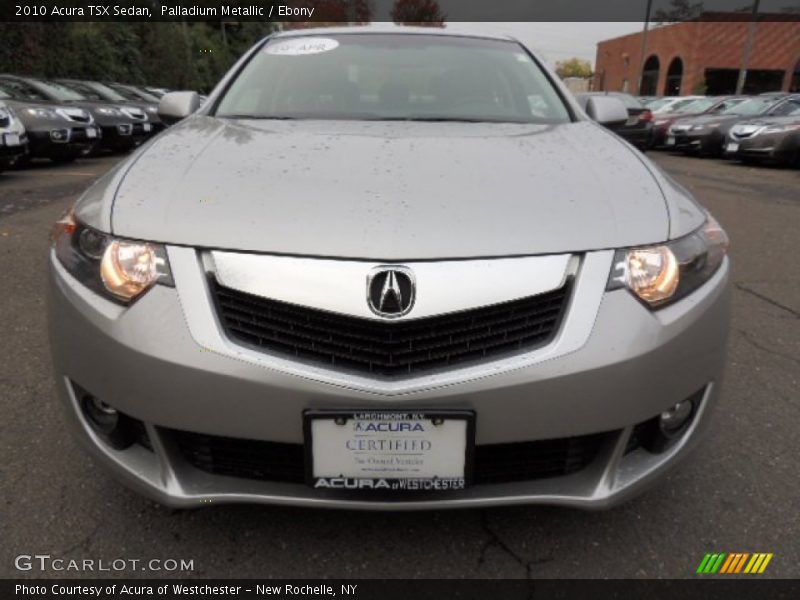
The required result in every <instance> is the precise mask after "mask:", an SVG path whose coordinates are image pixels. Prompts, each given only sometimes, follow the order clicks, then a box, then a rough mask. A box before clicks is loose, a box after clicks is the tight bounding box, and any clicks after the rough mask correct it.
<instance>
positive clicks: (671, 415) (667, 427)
mask: <svg viewBox="0 0 800 600" xmlns="http://www.w3.org/2000/svg"><path fill="white" fill-rule="evenodd" d="M705 391H706V388H702V389H699V390H697V391H696V392H695V393H694V394H692V395H691V396H689V397H688V398H686V399H685V400H682V401H681V402H678V403H677V404H674V405H673V406H672V407H670V408H668V409H667V410H665V411H664V412H662V413H661V414H659V415H657V416H655V417H652V418H651V419H648V420H647V421H642V422H641V423H638V424H637V425H636V427H635V428H634V432H633V433H632V434H631V441H630V442H629V445H631V448H629V450H628V451H632V450H634V449H636V448H637V447H640V446H641V447H642V448H644V449H645V450H647V451H648V452H652V453H654V454H658V453H660V452H664V450H666V449H667V448H670V447H671V446H672V445H673V444H675V443H676V442H678V441H679V440H680V439H681V437H682V436H683V435H685V434H686V432H687V431H688V429H689V426H690V425H691V424H692V420H693V419H694V417H695V415H696V414H697V409H698V408H699V407H700V403H701V402H702V401H703V396H704V395H705Z"/></svg>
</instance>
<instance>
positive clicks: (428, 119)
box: [364, 117, 529, 123]
mask: <svg viewBox="0 0 800 600" xmlns="http://www.w3.org/2000/svg"><path fill="white" fill-rule="evenodd" d="M364 120H365V121H409V122H413V121H419V122H422V123H529V121H521V120H510V119H509V120H506V119H479V118H476V117H370V118H368V119H364Z"/></svg>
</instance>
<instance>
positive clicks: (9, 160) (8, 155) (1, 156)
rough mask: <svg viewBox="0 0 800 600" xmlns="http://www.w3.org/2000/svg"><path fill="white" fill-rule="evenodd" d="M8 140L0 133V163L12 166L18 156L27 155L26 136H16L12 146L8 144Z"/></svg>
mask: <svg viewBox="0 0 800 600" xmlns="http://www.w3.org/2000/svg"><path fill="white" fill-rule="evenodd" d="M9 141H10V139H9V138H8V137H6V136H5V135H4V132H3V131H0V163H2V164H13V162H14V161H15V160H16V159H17V158H19V157H20V156H25V155H26V154H27V153H28V136H27V135H25V134H24V133H23V134H22V135H19V136H18V139H15V140H14V142H15V143H12V144H9V143H8V142H9Z"/></svg>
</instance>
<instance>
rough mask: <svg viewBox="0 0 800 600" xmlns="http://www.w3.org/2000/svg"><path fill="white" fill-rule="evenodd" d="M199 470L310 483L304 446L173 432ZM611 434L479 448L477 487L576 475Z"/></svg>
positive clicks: (476, 462)
mask: <svg viewBox="0 0 800 600" xmlns="http://www.w3.org/2000/svg"><path fill="white" fill-rule="evenodd" d="M170 434H171V435H172V436H174V439H175V441H176V442H177V444H178V447H179V448H180V450H181V453H182V454H183V456H184V457H185V458H186V460H187V461H188V462H189V463H190V464H192V465H193V466H194V467H196V468H198V469H200V470H202V471H205V472H208V473H213V474H215V475H226V476H230V477H238V478H242V479H258V480H261V481H275V482H283V483H303V482H304V481H305V453H304V450H303V446H302V444H286V443H279V442H264V441H259V440H245V439H238V438H227V437H219V436H213V435H206V434H200V433H190V432H187V431H176V430H172V431H170ZM609 435H613V434H608V433H598V434H591V435H583V436H578V437H571V438H560V439H554V440H541V441H535V442H517V443H510V444H489V445H480V446H476V447H475V463H474V473H473V475H474V483H475V484H477V485H480V484H493V483H512V482H518V481H529V480H533V479H544V478H547V477H560V476H563V475H569V474H570V473H575V472H577V471H580V470H581V469H583V468H584V467H586V466H587V465H588V464H589V463H591V462H592V460H594V459H595V457H596V456H597V454H598V452H599V451H600V450H601V448H602V445H603V443H604V442H605V440H606V439H608V436H609Z"/></svg>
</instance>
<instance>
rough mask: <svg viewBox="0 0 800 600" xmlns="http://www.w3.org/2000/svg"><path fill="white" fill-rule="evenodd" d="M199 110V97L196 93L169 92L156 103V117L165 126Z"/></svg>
mask: <svg viewBox="0 0 800 600" xmlns="http://www.w3.org/2000/svg"><path fill="white" fill-rule="evenodd" d="M198 108H200V96H198V95H197V93H196V92H170V93H168V94H164V95H163V96H162V97H161V100H159V102H158V116H159V118H160V119H161V120H162V121H163V122H164V123H165V124H167V125H172V124H173V123H177V122H178V121H180V120H181V119H185V118H186V117H188V116H189V115H190V114H192V113H193V112H194V111H196V110H197V109H198Z"/></svg>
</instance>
